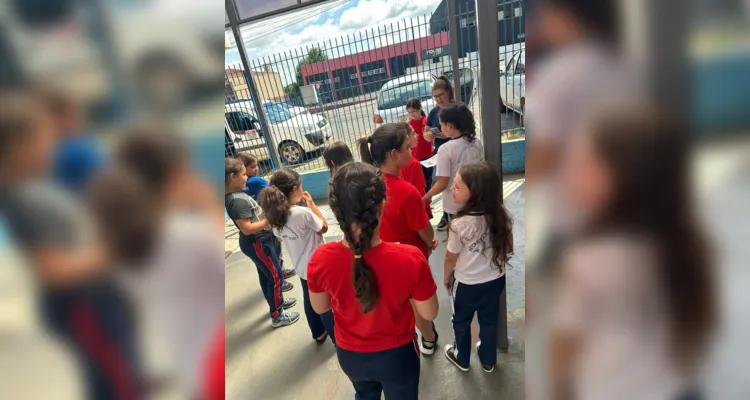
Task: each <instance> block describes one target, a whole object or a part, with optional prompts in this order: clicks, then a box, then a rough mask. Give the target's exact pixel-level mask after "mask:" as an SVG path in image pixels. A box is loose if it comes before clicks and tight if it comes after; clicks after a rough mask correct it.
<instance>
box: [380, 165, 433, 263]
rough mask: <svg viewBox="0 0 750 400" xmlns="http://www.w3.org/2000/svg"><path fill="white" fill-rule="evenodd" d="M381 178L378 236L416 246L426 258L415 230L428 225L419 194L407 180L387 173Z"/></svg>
mask: <svg viewBox="0 0 750 400" xmlns="http://www.w3.org/2000/svg"><path fill="white" fill-rule="evenodd" d="M383 179H384V180H385V207H384V209H383V219H382V221H381V222H380V238H381V239H382V240H384V241H386V242H393V243H402V244H408V245H412V246H414V247H416V248H417V249H419V251H420V252H422V254H423V255H424V256H425V258H427V257H428V256H429V252H428V248H427V244H426V243H425V242H424V241H423V240H422V238H421V237H419V233H418V232H419V231H420V230H422V229H424V227H426V226H427V225H429V223H430V220H429V219H428V218H427V212H426V211H425V207H424V204H423V203H422V196H420V195H419V192H418V191H417V189H416V188H415V187H414V186H412V184H410V183H409V182H406V181H405V180H403V179H401V178H399V177H398V176H395V175H391V174H387V173H386V174H383Z"/></svg>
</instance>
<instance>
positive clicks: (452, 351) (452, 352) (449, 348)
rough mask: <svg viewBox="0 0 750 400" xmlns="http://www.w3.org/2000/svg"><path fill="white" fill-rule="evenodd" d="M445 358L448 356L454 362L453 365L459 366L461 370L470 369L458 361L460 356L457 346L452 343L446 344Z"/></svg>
mask: <svg viewBox="0 0 750 400" xmlns="http://www.w3.org/2000/svg"><path fill="white" fill-rule="evenodd" d="M445 358H447V359H448V361H450V362H452V363H453V365H455V366H456V367H458V369H460V370H461V371H464V372H468V371H469V367H464V366H463V365H461V364H460V363H459V362H458V357H457V356H456V348H455V346H453V345H452V344H448V345H446V346H445Z"/></svg>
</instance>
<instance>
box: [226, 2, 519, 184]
mask: <svg viewBox="0 0 750 400" xmlns="http://www.w3.org/2000/svg"><path fill="white" fill-rule="evenodd" d="M449 3H450V2H449ZM453 4H456V9H457V10H456V11H457V12H456V19H455V20H454V21H451V20H450V18H449V13H447V11H446V10H444V9H441V8H440V7H439V8H438V9H437V10H436V12H435V13H433V14H431V15H429V16H427V15H424V16H421V17H417V18H411V19H408V20H405V21H401V22H398V23H393V24H388V25H384V26H381V27H378V28H376V29H370V30H363V31H359V32H356V33H353V34H348V35H346V36H343V37H339V38H335V39H330V40H325V41H320V42H318V43H316V44H314V45H311V46H305V47H302V48H296V49H289V50H286V51H283V52H280V53H277V54H273V55H270V56H266V57H262V58H258V59H255V60H249V61H248V66H249V68H250V70H251V71H250V72H249V73H248V72H247V71H245V70H244V68H243V67H242V64H240V63H236V64H232V65H229V66H227V69H226V74H225V95H226V104H225V115H226V121H227V124H226V128H225V141H226V146H225V151H226V153H227V154H236V152H249V153H251V154H253V155H255V156H256V158H258V159H259V160H261V161H262V162H261V163H260V165H261V170H262V171H261V173H269V172H271V171H272V170H273V169H275V168H278V167H279V166H274V165H273V163H272V162H270V160H271V159H272V157H271V154H272V153H273V152H274V151H275V152H277V153H278V155H279V159H280V161H281V164H284V165H287V166H292V167H293V168H295V169H296V170H298V171H311V170H316V169H322V168H325V165H324V162H323V160H322V157H321V155H322V151H323V149H324V148H325V146H326V145H327V144H329V143H332V142H334V141H342V142H344V143H346V144H347V145H348V146H349V148H350V149H351V150H352V152H353V153H355V158H358V155H357V154H356V153H357V146H356V143H357V141H358V140H359V139H360V138H363V137H366V136H367V135H369V134H371V133H372V131H373V130H374V129H375V128H376V127H377V126H378V123H380V122H381V121H383V122H396V121H406V120H407V118H408V114H407V112H406V107H405V103H406V100H407V99H409V98H412V97H417V98H420V99H421V100H422V104H423V111H424V112H425V114H427V113H429V111H430V109H431V108H432V107H433V106H434V100H433V99H432V93H431V89H430V86H431V84H432V82H433V81H434V79H435V78H436V77H437V76H440V75H446V76H447V77H448V78H449V79H450V80H451V82H457V83H458V87H456V92H457V93H456V97H460V99H461V101H462V102H464V103H465V104H467V105H469V106H470V108H471V109H472V110H473V112H474V114H475V118H476V119H477V127H478V128H479V127H480V126H481V123H480V122H481V121H480V119H481V112H480V111H481V110H480V106H479V104H480V96H481V93H482V90H481V87H480V84H479V81H480V79H479V74H481V73H497V72H495V71H496V69H497V70H499V71H500V74H501V76H500V97H501V99H502V101H501V103H502V104H503V105H507V107H505V106H501V108H502V110H501V111H502V121H501V126H502V128H500V127H498V129H497V132H493V133H491V134H498V135H504V136H507V137H515V136H518V135H523V132H524V128H523V118H522V117H521V116H520V114H521V113H522V112H523V111H524V110H525V106H524V96H525V65H524V62H523V61H524V56H523V50H522V49H523V42H522V41H523V37H524V23H523V0H511V1H504V0H500V1H498V31H499V33H498V39H499V49H498V51H499V59H500V65H499V66H491V67H489V68H486V70H485V68H483V67H484V66H481V65H480V61H479V58H478V40H477V39H478V38H477V16H476V12H475V9H474V7H475V5H474V1H473V0H471V1H466V0H455V2H454V3H453ZM443 8H447V7H443ZM453 28H455V31H456V32H455V33H454V34H451V29H453ZM451 36H453V37H456V38H457V39H456V42H457V46H456V47H457V48H453V47H452V46H451ZM251 45H252V43H249V42H248V43H247V46H248V47H249V46H251ZM456 66H457V67H458V70H459V73H458V75H457V76H456V75H454V73H453V70H454V68H455V67H456ZM249 79H252V80H253V82H254V84H255V87H256V92H257V97H258V99H256V98H254V97H253V96H252V95H251V91H250V90H249V89H248V80H249ZM304 86H314V87H315V89H316V91H317V99H315V100H314V101H309V99H308V101H307V102H306V101H304V98H303V95H302V91H303V90H304V89H302V87H304ZM261 111H262V112H263V113H264V114H265V117H266V119H267V121H268V124H267V125H268V126H261V125H262V124H261V123H260V122H259V120H261V118H259V113H260V112H261ZM480 134H490V133H482V132H480ZM268 135H273V139H275V140H273V142H274V143H275V144H276V148H275V149H273V148H270V146H269V145H268V143H267V141H266V140H265V138H266V137H267V136H268ZM266 160H268V161H266Z"/></svg>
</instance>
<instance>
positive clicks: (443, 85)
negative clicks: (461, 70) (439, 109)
mask: <svg viewBox="0 0 750 400" xmlns="http://www.w3.org/2000/svg"><path fill="white" fill-rule="evenodd" d="M437 89H442V90H445V91H446V92H448V99H449V100H450V101H451V102H454V101H456V95H455V93H454V91H453V85H452V84H451V80H450V79H448V77H447V76H445V75H441V76H440V77H439V78H437V80H436V81H435V82H432V91H433V92H434V91H435V90H437Z"/></svg>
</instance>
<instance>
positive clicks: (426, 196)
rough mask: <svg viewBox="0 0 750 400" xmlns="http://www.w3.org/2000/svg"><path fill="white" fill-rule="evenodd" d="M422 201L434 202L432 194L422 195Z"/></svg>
mask: <svg viewBox="0 0 750 400" xmlns="http://www.w3.org/2000/svg"><path fill="white" fill-rule="evenodd" d="M422 203H427V204H430V203H432V196H428V195H424V197H422Z"/></svg>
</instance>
